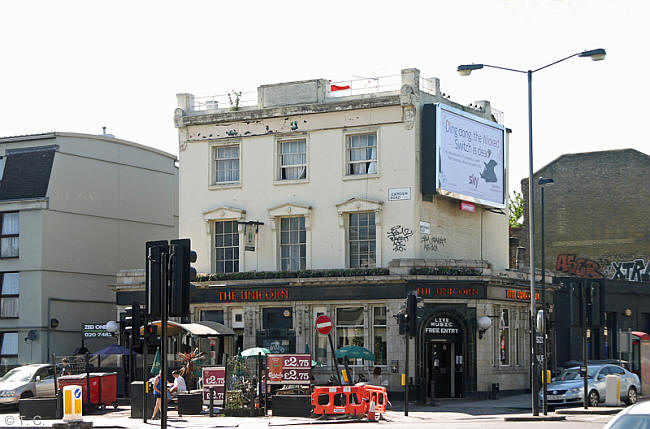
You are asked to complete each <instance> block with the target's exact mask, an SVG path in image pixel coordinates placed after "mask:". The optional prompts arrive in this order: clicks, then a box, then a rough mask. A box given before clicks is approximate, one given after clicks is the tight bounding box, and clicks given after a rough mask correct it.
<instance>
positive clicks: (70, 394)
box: [63, 386, 83, 422]
mask: <svg viewBox="0 0 650 429" xmlns="http://www.w3.org/2000/svg"><path fill="white" fill-rule="evenodd" d="M82 394H83V390H82V388H81V386H65V387H63V421H66V422H75V421H81V420H82V418H81V415H82V410H83V407H82V399H81V395H82Z"/></svg>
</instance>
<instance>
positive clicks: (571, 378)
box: [539, 364, 641, 408]
mask: <svg viewBox="0 0 650 429" xmlns="http://www.w3.org/2000/svg"><path fill="white" fill-rule="evenodd" d="M607 375H617V376H619V377H620V379H621V399H622V400H624V401H625V402H626V403H627V404H630V405H631V404H634V403H636V401H637V399H638V392H639V390H640V389H641V382H640V381H639V377H638V376H637V375H636V374H632V373H631V372H630V371H628V370H626V369H625V368H623V367H620V366H618V365H608V364H604V365H603V364H601V365H593V366H589V371H588V374H587V376H588V380H587V382H588V384H587V388H588V392H587V394H588V399H587V400H588V403H589V406H591V407H597V406H598V404H599V403H601V402H605V387H606V381H605V377H606V376H607ZM542 392H543V391H542V390H540V392H539V400H540V403H541V402H542V400H543V393H542ZM583 392H584V378H583V377H581V376H580V367H579V366H576V367H573V368H568V369H565V370H564V371H562V372H561V373H560V375H558V376H557V377H555V378H553V380H552V381H551V383H550V384H549V385H548V386H546V401H547V403H548V405H549V407H551V408H554V407H557V406H565V405H580V404H582V403H583V398H584V393H583Z"/></svg>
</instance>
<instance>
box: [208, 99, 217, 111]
mask: <svg viewBox="0 0 650 429" xmlns="http://www.w3.org/2000/svg"><path fill="white" fill-rule="evenodd" d="M218 108H219V102H218V101H217V100H208V101H206V102H205V110H217V109H218Z"/></svg>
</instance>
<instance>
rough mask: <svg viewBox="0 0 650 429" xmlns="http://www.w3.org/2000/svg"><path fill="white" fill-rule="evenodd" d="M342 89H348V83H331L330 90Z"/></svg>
mask: <svg viewBox="0 0 650 429" xmlns="http://www.w3.org/2000/svg"><path fill="white" fill-rule="evenodd" d="M344 89H350V85H334V84H332V85H331V88H330V90H331V91H343V90H344Z"/></svg>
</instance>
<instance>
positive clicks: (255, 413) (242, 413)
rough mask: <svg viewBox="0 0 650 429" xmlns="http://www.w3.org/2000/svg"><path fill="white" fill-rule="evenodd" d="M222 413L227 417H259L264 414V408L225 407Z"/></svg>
mask: <svg viewBox="0 0 650 429" xmlns="http://www.w3.org/2000/svg"><path fill="white" fill-rule="evenodd" d="M223 413H224V414H225V415H226V416H228V417H259V416H262V415H264V410H260V409H258V408H226V409H224V410H223Z"/></svg>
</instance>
